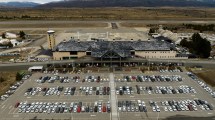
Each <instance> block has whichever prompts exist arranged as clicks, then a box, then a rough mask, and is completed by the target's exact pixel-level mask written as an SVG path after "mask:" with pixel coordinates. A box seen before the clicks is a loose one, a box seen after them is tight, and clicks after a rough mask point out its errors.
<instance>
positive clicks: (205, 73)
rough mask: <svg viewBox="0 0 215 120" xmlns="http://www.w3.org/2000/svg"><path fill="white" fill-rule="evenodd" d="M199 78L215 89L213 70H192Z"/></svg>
mask: <svg viewBox="0 0 215 120" xmlns="http://www.w3.org/2000/svg"><path fill="white" fill-rule="evenodd" d="M192 71H193V72H194V73H195V74H196V75H197V76H198V77H199V78H201V79H202V80H204V81H205V82H206V83H207V84H209V85H211V86H212V87H215V79H214V78H215V70H214V69H210V70H207V69H203V70H192Z"/></svg>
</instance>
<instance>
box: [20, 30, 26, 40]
mask: <svg viewBox="0 0 215 120" xmlns="http://www.w3.org/2000/svg"><path fill="white" fill-rule="evenodd" d="M25 35H26V34H25V32H24V31H19V36H20V38H22V39H25Z"/></svg>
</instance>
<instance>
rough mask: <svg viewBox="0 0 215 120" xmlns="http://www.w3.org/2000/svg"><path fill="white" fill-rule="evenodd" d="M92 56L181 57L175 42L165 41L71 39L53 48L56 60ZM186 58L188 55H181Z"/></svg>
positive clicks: (104, 58) (106, 57) (107, 57)
mask: <svg viewBox="0 0 215 120" xmlns="http://www.w3.org/2000/svg"><path fill="white" fill-rule="evenodd" d="M82 57H92V58H95V59H101V60H106V59H108V60H110V59H126V58H133V57H139V58H146V59H176V58H177V59H180V58H179V57H177V51H176V49H175V46H174V45H173V44H170V43H168V42H165V41H158V40H150V41H141V40H138V41H104V40H95V41H78V40H69V41H63V42H61V43H59V44H58V45H57V46H55V47H54V49H53V59H54V60H69V59H74V58H82ZM181 59H186V57H181Z"/></svg>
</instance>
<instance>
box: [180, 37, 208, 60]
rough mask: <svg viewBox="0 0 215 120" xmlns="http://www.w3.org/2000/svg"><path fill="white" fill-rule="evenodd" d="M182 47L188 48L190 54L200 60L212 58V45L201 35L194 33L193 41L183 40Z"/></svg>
mask: <svg viewBox="0 0 215 120" xmlns="http://www.w3.org/2000/svg"><path fill="white" fill-rule="evenodd" d="M180 45H181V46H182V47H186V48H188V49H189V52H191V53H193V54H195V55H197V56H198V57H200V58H208V57H209V56H210V52H211V44H210V42H209V41H208V40H207V39H205V38H202V37H201V35H200V34H199V33H194V34H193V35H192V37H191V40H187V39H183V40H181V42H180Z"/></svg>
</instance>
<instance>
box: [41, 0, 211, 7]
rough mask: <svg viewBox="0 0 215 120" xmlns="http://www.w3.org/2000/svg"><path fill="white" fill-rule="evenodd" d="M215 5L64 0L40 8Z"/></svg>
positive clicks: (206, 0)
mask: <svg viewBox="0 0 215 120" xmlns="http://www.w3.org/2000/svg"><path fill="white" fill-rule="evenodd" d="M163 6H170V7H215V1H214V0H64V1H60V2H51V3H47V4H42V5H39V6H38V7H39V8H65V7H66V8H70V7H163Z"/></svg>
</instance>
